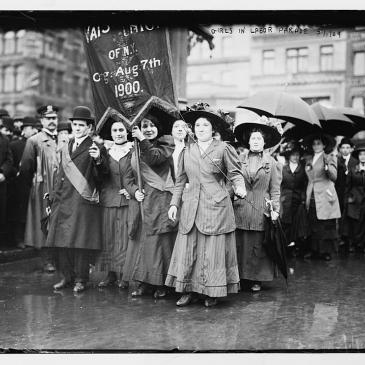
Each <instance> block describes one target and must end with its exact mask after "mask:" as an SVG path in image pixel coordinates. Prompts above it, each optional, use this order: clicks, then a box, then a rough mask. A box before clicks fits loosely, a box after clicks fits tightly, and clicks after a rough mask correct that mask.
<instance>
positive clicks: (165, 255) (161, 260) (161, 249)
mask: <svg viewBox="0 0 365 365" xmlns="http://www.w3.org/2000/svg"><path fill="white" fill-rule="evenodd" d="M175 239H176V232H167V233H160V234H156V235H151V236H149V235H146V231H145V229H144V228H142V230H141V233H140V235H139V237H136V240H135V242H132V243H131V244H133V245H135V248H137V247H138V252H137V250H133V252H132V250H131V257H130V262H129V264H128V265H130V268H132V267H133V269H132V270H131V271H130V272H131V275H130V280H133V281H139V282H143V283H146V284H150V285H156V286H163V285H164V284H165V280H166V276H167V271H168V269H169V265H170V260H171V255H172V250H173V248H174V244H175ZM133 262H134V263H135V264H134V265H133ZM123 280H128V276H127V275H126V279H125V278H124V275H123Z"/></svg>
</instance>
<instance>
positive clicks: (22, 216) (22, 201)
mask: <svg viewBox="0 0 365 365" xmlns="http://www.w3.org/2000/svg"><path fill="white" fill-rule="evenodd" d="M26 142H27V140H26V139H25V138H19V139H16V140H13V141H11V142H10V149H11V152H12V154H13V157H14V161H13V174H12V178H11V187H10V186H9V200H8V201H9V202H10V204H9V207H8V220H10V221H12V222H22V223H24V222H25V221H26V216H27V209H28V201H29V193H30V185H29V182H28V181H27V180H26V178H25V177H24V175H21V174H20V173H19V168H20V161H21V159H22V156H23V152H24V149H25V145H26Z"/></svg>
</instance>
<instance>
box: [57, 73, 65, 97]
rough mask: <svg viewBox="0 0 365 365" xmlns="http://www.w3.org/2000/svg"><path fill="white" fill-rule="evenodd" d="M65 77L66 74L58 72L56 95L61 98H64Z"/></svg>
mask: <svg viewBox="0 0 365 365" xmlns="http://www.w3.org/2000/svg"><path fill="white" fill-rule="evenodd" d="M63 77H64V73H63V72H62V71H59V72H57V80H56V94H57V96H61V97H62V96H63Z"/></svg>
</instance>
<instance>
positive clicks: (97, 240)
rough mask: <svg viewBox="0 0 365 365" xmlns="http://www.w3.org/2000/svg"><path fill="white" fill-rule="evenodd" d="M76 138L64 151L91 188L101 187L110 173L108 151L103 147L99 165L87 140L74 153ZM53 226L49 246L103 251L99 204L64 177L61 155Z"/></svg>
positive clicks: (53, 204) (54, 201) (49, 233)
mask: <svg viewBox="0 0 365 365" xmlns="http://www.w3.org/2000/svg"><path fill="white" fill-rule="evenodd" d="M73 144H74V139H71V140H70V142H69V143H68V144H67V145H65V146H64V147H63V148H68V149H69V153H70V156H71V160H72V161H73V163H74V164H75V165H76V167H77V169H78V170H79V171H80V172H81V174H82V175H83V176H84V177H85V179H86V180H87V182H88V183H89V185H90V186H92V187H97V188H98V187H99V188H100V181H101V179H102V178H103V176H104V175H107V174H108V173H109V167H108V163H107V156H106V150H105V148H104V147H101V163H100V164H99V165H97V164H96V163H95V161H94V159H93V158H92V157H91V156H90V155H89V148H90V146H91V145H92V144H93V141H92V139H91V138H90V137H87V138H86V139H85V140H84V141H83V142H82V143H81V144H80V146H79V147H78V148H77V149H76V150H75V151H74V152H71V151H72V146H73ZM51 210H52V212H51V217H50V227H49V232H48V236H47V242H46V246H48V247H66V248H83V249H91V250H99V249H101V215H100V207H99V204H97V203H93V202H90V201H88V200H86V199H84V198H83V197H82V196H81V195H80V194H79V192H78V191H77V190H76V189H75V187H74V186H73V185H72V183H71V182H70V180H69V179H68V177H67V176H66V174H65V171H64V168H63V164H62V155H61V162H60V168H59V173H58V175H57V178H56V186H55V192H54V198H53V202H52V205H51Z"/></svg>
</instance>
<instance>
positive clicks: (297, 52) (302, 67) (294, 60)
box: [286, 47, 308, 73]
mask: <svg viewBox="0 0 365 365" xmlns="http://www.w3.org/2000/svg"><path fill="white" fill-rule="evenodd" d="M286 68H287V71H288V72H290V73H298V72H306V71H308V48H307V47H303V48H289V49H287V50H286Z"/></svg>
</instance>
